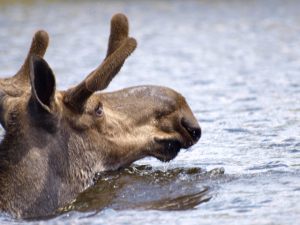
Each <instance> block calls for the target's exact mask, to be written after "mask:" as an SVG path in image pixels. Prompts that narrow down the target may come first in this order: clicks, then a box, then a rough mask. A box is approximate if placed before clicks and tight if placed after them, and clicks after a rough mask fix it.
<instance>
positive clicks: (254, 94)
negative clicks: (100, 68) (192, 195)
mask: <svg viewBox="0 0 300 225" xmlns="http://www.w3.org/2000/svg"><path fill="white" fill-rule="evenodd" d="M7 2H8V1H6V2H5V1H4V2H3V1H0V58H1V59H0V73H1V75H12V74H14V73H15V72H16V71H17V69H18V68H19V66H20V65H21V64H22V62H23V59H24V58H25V55H26V53H27V49H28V47H29V45H30V42H31V38H32V35H33V33H34V32H35V31H36V30H37V29H41V28H42V29H45V30H47V31H48V33H49V35H50V46H49V49H48V51H47V54H46V56H45V58H46V60H47V61H48V62H49V64H50V65H51V67H52V68H53V70H54V72H55V73H56V78H57V83H58V87H59V88H60V89H65V88H68V87H69V86H71V85H74V84H76V83H78V82H80V81H81V80H82V79H83V78H84V76H85V75H87V74H88V73H89V72H90V71H91V70H92V69H93V68H95V67H96V66H97V65H98V64H99V63H100V62H101V60H102V58H103V57H104V54H105V52H106V44H107V38H108V35H109V21H110V17H111V16H112V15H113V14H114V13H116V12H123V13H125V14H126V15H127V16H128V17H129V21H130V26H131V27H130V28H131V32H130V34H131V35H132V36H134V37H136V39H137V40H138V43H139V45H138V49H137V50H136V51H135V53H134V54H133V55H132V56H131V57H130V58H129V59H128V61H126V63H125V65H124V67H123V68H122V70H121V72H120V74H119V76H117V77H116V78H115V79H114V81H113V82H112V83H111V85H110V86H109V90H117V89H120V88H124V87H128V86H134V85H141V84H156V85H164V86H169V87H172V88H174V89H176V90H177V91H179V92H181V93H182V94H183V95H184V96H185V97H186V99H187V101H188V102H189V104H190V106H191V108H192V109H193V111H194V113H195V115H196V117H197V118H198V120H199V122H200V125H201V127H202V130H203V135H202V138H201V140H200V141H199V143H198V144H196V145H195V146H193V147H192V148H191V149H189V150H185V151H181V152H180V154H179V156H178V157H177V158H176V159H175V160H173V161H172V162H170V163H169V164H163V163H161V162H159V161H157V160H155V159H144V160H141V161H139V162H138V164H141V165H145V164H147V165H151V166H152V167H153V168H154V170H159V171H162V172H166V171H168V170H173V169H176V168H192V167H198V168H202V169H204V170H207V171H209V170H212V169H215V168H221V167H222V168H224V169H225V174H217V175H216V176H214V177H212V176H210V175H207V176H206V175H203V176H202V177H201V179H200V178H199V179H198V178H197V179H195V178H194V177H193V176H185V177H184V178H181V179H178V180H180V182H181V183H180V185H179V186H176V187H178V188H182V189H185V188H186V189H187V190H188V188H191V187H192V188H197V189H199V190H200V189H201V188H203V187H209V188H210V193H209V195H210V200H209V201H207V202H205V203H203V204H200V205H198V206H196V207H195V208H194V209H189V210H183V211H176V210H175V211H174V210H163V211H161V210H153V209H149V210H140V209H124V208H123V209H122V210H118V209H116V207H105V208H104V209H103V210H99V211H98V212H97V213H91V212H76V211H71V212H68V213H66V214H63V215H61V216H58V217H56V218H52V219H48V220H41V221H32V222H31V223H33V224H35V223H38V224H215V225H218V224H220V223H222V224H239V225H242V224H297V223H298V224H299V221H300V13H299V12H300V1H296V0H295V1H291V0H288V1H277V0H274V1H271V0H270V1H258V0H257V1H254V0H250V1H246V0H245V1H235V0H232V1H217V0H213V1H204V0H203V1H200V0H199V1H190V0H186V1H150V0H149V1H137V0H135V1H134V0H133V1H129V0H128V1H127V0H125V1H45V2H43V1H38V2H32V1H26V3H22V4H18V3H14V4H8V3H7ZM2 133H3V131H2ZM150 178H151V174H150ZM147 179H149V176H148V178H147ZM153 179H156V178H155V177H153ZM150 180H151V179H150ZM174 182H175V181H174ZM143 187H144V189H142V190H139V191H140V193H142V194H144V196H145V193H146V195H151V194H153V193H151V189H149V188H148V189H147V185H145V184H144V186H143ZM164 188H165V189H168V188H169V187H168V186H167V185H162V186H161V189H164ZM178 188H177V189H178ZM177 189H176V190H175V189H174V190H173V189H172V191H178V190H177ZM169 190H171V189H169ZM179 191H180V190H179ZM124 192H126V190H124ZM166 193H168V192H166ZM128 195H129V196H130V193H129V194H128ZM88 203H89V202H88V200H87V204H88ZM0 223H1V224H2V223H3V224H6V223H7V224H17V223H19V221H14V220H12V219H10V218H9V217H7V216H5V215H2V216H0Z"/></svg>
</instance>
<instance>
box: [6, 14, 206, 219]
mask: <svg viewBox="0 0 300 225" xmlns="http://www.w3.org/2000/svg"><path fill="white" fill-rule="evenodd" d="M48 40H49V38H48V34H47V33H46V32H45V31H38V32H37V33H36V34H35V35H34V38H33V40H32V44H31V47H30V50H29V53H28V55H27V58H26V60H25V62H24V64H23V66H22V67H21V69H20V70H19V71H18V72H17V74H16V75H14V76H12V77H10V78H4V79H0V121H1V124H2V126H3V128H4V129H5V135H4V138H3V140H2V142H1V144H0V210H1V211H3V212H7V213H10V214H11V215H12V216H14V217H16V218H31V217H38V216H47V215H52V214H54V213H55V211H56V210H57V209H58V208H59V207H62V206H64V205H65V204H66V203H68V202H70V201H71V200H72V199H74V198H75V197H76V196H77V194H78V193H80V192H82V191H83V190H84V189H86V188H87V187H88V186H89V185H91V184H92V181H93V177H94V175H95V173H96V172H100V171H106V170H116V169H118V168H121V167H125V166H127V165H130V164H131V163H132V162H134V161H136V160H139V159H141V158H144V157H148V156H153V157H156V158H157V159H159V160H161V161H169V160H172V159H173V158H174V157H175V156H176V155H177V153H178V152H179V150H180V149H181V148H188V147H190V146H191V145H193V144H195V143H196V142H197V141H198V139H199V138H200V135H201V130H200V127H199V125H198V122H197V120H196V119H195V117H194V115H193V113H192V112H191V110H190V108H189V106H188V105H187V103H186V101H185V99H184V98H183V97H182V96H181V95H180V94H179V93H177V92H175V91H173V90H171V89H169V88H165V87H158V86H139V87H132V88H127V89H123V90H120V91H116V92H111V93H102V92H100V93H99V92H97V91H101V90H103V89H105V88H106V87H107V86H108V84H109V83H110V81H111V80H112V79H113V78H114V76H115V75H116V74H117V73H118V72H119V70H120V69H121V67H122V65H123V63H124V61H125V59H126V58H127V57H128V56H129V55H130V54H131V53H132V52H133V51H134V49H135V48H136V41H135V39H133V38H130V37H128V21H127V18H126V17H125V16H124V15H122V14H117V15H115V16H114V17H113V18H112V20H111V31H110V37H109V43H108V50H107V55H106V58H105V59H104V61H103V62H102V64H101V65H100V66H99V67H98V68H96V69H95V70H94V71H92V72H91V73H90V74H89V75H88V76H87V77H86V78H85V80H83V81H82V82H81V83H80V84H78V85H77V86H75V87H72V88H70V89H68V90H66V91H59V90H56V87H55V77H54V74H53V72H52V70H51V68H50V67H49V65H48V64H47V62H46V61H45V60H44V59H43V58H42V57H43V56H44V54H45V52H46V48H47V46H48Z"/></svg>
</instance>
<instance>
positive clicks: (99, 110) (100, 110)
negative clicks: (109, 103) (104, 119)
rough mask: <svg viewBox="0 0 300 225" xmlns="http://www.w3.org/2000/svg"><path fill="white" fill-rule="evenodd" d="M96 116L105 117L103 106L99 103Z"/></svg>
mask: <svg viewBox="0 0 300 225" xmlns="http://www.w3.org/2000/svg"><path fill="white" fill-rule="evenodd" d="M95 115H96V116H97V117H101V116H102V115H103V106H102V103H99V104H98V106H97V107H96V108H95Z"/></svg>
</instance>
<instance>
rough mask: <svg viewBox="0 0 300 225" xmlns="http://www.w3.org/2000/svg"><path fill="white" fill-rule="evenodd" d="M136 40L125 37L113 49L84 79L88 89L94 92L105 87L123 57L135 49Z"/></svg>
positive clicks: (119, 65)
mask: <svg viewBox="0 0 300 225" xmlns="http://www.w3.org/2000/svg"><path fill="white" fill-rule="evenodd" d="M136 46H137V42H136V40H135V39H134V38H126V40H124V41H123V44H122V45H121V46H120V47H119V48H118V49H117V50H116V51H114V52H113V53H112V54H111V55H109V57H107V58H106V59H105V61H104V62H103V63H102V64H101V65H100V66H99V67H98V68H97V69H96V70H95V71H94V72H93V73H92V74H91V75H90V76H88V77H87V79H86V80H85V83H86V87H87V89H88V90H89V91H91V92H95V91H100V90H103V89H105V88H106V87H107V86H108V85H109V83H110V81H111V80H112V79H113V78H114V76H115V75H116V73H115V71H116V69H118V68H120V67H121V66H122V65H123V63H124V61H125V59H126V58H127V57H128V56H129V55H130V54H131V53H132V52H133V51H134V50H135V48H136Z"/></svg>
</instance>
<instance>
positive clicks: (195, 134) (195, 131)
mask: <svg viewBox="0 0 300 225" xmlns="http://www.w3.org/2000/svg"><path fill="white" fill-rule="evenodd" d="M181 124H182V126H183V127H184V128H185V129H186V130H187V132H188V133H189V134H190V135H191V137H192V139H193V141H194V142H197V141H198V140H199V139H200V137H201V128H200V127H199V126H195V125H194V126H193V125H191V124H190V123H189V122H188V121H186V119H184V118H182V120H181Z"/></svg>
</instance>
